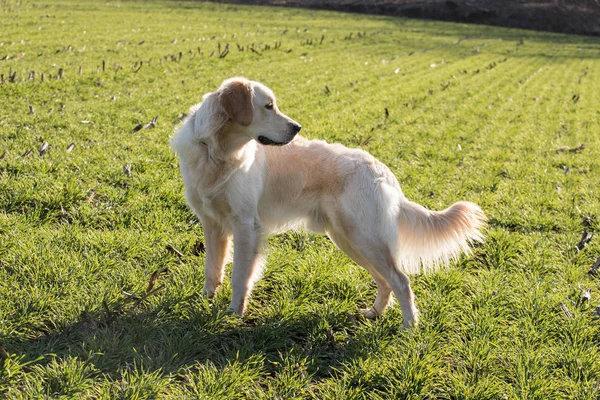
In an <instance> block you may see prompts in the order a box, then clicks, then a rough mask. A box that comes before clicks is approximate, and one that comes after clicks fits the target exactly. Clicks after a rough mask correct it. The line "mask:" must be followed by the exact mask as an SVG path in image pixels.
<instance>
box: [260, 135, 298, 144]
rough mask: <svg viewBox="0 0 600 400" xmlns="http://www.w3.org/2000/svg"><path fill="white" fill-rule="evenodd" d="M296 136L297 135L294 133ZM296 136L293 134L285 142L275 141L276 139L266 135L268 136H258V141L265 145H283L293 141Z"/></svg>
mask: <svg viewBox="0 0 600 400" xmlns="http://www.w3.org/2000/svg"><path fill="white" fill-rule="evenodd" d="M294 136H296V135H294ZM294 136H292V137H291V138H290V140H287V141H285V142H276V141H274V140H271V139H269V138H268V137H266V136H259V137H258V142H259V143H260V144H262V145H265V146H283V145H286V144H288V143H289V142H291V141H292V140H293V139H294Z"/></svg>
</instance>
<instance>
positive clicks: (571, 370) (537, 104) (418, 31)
mask: <svg viewBox="0 0 600 400" xmlns="http://www.w3.org/2000/svg"><path fill="white" fill-rule="evenodd" d="M0 21H2V22H1V23H0V30H1V33H0V82H1V83H0V158H1V159H0V397H2V398H7V399H30V398H100V399H108V398H111V399H112V398H127V399H154V398H161V399H162V398H166V399H169V398H171V399H181V398H190V399H191V398H210V399H237V398H239V399H242V398H253V399H254V398H256V399H258V398H264V399H304V398H314V399H363V398H368V399H389V398H398V399H405V398H406V399H433V398H436V399H555V398H569V399H597V398H599V397H600V319H599V318H598V312H599V311H600V310H596V308H597V306H598V305H599V304H600V289H599V283H600V278H599V277H598V276H595V275H593V274H588V271H589V270H590V268H591V266H592V265H593V264H594V262H595V261H596V259H597V258H598V256H600V240H598V238H597V237H592V235H593V234H594V233H595V232H596V231H597V230H598V228H599V227H600V221H599V220H598V218H599V215H600V186H599V183H600V157H599V153H598V148H599V146H600V90H598V89H599V88H600V39H599V38H593V37H583V36H572V35H571V36H570V35H560V34H550V33H541V32H532V31H526V30H515V29H506V28H496V27H488V26H478V25H466V24H453V23H441V22H433V21H419V20H409V19H400V18H388V17H376V16H362V15H359V14H343V13H334V12H323V11H311V10H299V9H292V8H269V7H250V6H239V5H235V6H232V5H223V4H212V3H198V2H161V1H149V2H129V1H121V2H117V1H106V2H92V1H74V0H65V1H44V2H41V1H30V0H26V1H18V2H17V1H13V0H2V1H1V3H0ZM238 75H241V76H246V77H248V78H251V79H253V80H258V81H261V82H263V83H265V84H267V85H268V86H269V87H271V88H272V89H273V90H274V92H275V93H276V94H277V96H278V98H279V105H280V108H281V109H282V111H283V112H284V113H286V114H287V115H289V116H290V117H291V118H294V119H295V120H297V121H298V122H300V123H301V124H302V125H303V131H302V133H303V135H304V136H306V137H309V138H321V139H325V140H327V141H329V142H340V143H343V144H345V145H347V146H350V147H360V148H363V149H365V150H368V151H369V152H371V153H372V154H373V155H374V156H376V157H377V158H379V159H380V160H381V161H383V162H384V163H386V164H387V165H388V166H389V167H390V168H391V169H392V171H393V172H394V173H395V174H396V176H397V177H398V179H399V181H400V184H401V185H402V188H403V191H404V193H405V194H406V196H407V197H408V198H409V199H411V200H413V201H416V202H418V203H421V204H423V205H425V206H427V207H429V208H432V209H443V208H445V207H447V206H449V205H450V204H451V203H453V202H455V201H458V200H469V201H473V202H476V203H478V204H479V205H480V206H481V207H482V208H483V209H484V211H485V212H486V214H487V216H488V218H489V225H488V228H487V230H486V234H487V236H488V239H487V241H486V242H485V243H483V244H481V245H478V246H477V247H476V248H475V249H474V251H473V253H472V254H471V255H470V256H467V257H463V258H461V260H460V261H458V262H454V263H453V264H452V265H450V266H449V267H448V268H446V269H442V270H440V271H438V272H436V273H433V274H429V275H419V276H414V277H413V278H412V282H413V284H412V285H413V290H414V291H415V295H416V299H417V305H418V307H419V308H420V310H421V325H420V327H419V328H418V329H414V330H402V329H401V324H402V315H401V312H400V310H399V307H398V305H397V304H395V305H394V306H393V307H392V308H391V309H390V310H388V311H387V312H386V314H385V315H383V316H382V317H380V318H378V319H376V320H374V321H371V320H365V319H363V318H361V316H360V313H359V308H362V307H367V306H369V305H370V304H371V303H372V301H373V299H374V296H375V292H376V288H375V284H374V283H373V282H372V280H371V278H370V277H369V275H368V273H367V272H366V271H364V270H362V269H361V268H360V267H358V266H356V265H355V264H354V263H353V262H352V261H351V260H349V259H348V258H347V257H346V256H345V255H344V254H343V253H342V252H341V251H339V250H338V249H336V248H335V246H334V245H333V244H332V243H331V242H330V241H329V240H328V239H327V238H326V237H325V236H321V235H313V234H308V233H305V232H289V233H286V234H281V235H276V236H272V237H271V238H270V239H269V246H268V250H267V256H268V257H267V258H268V261H267V267H266V269H265V271H264V276H263V279H262V280H261V281H259V283H258V284H257V286H256V288H255V291H254V293H253V297H252V299H251V301H250V303H249V312H248V314H247V316H245V317H244V318H238V317H235V316H232V315H227V314H226V313H225V311H226V309H227V306H228V304H229V297H230V295H231V290H230V286H229V283H228V277H229V276H230V273H231V264H228V266H227V268H226V279H225V284H224V285H223V287H222V288H221V290H220V292H218V294H217V295H216V296H215V298H214V299H210V300H208V299H206V298H202V297H201V296H200V293H201V290H202V284H203V263H204V246H203V236H202V229H201V226H200V224H199V223H198V221H197V219H196V217H194V216H193V214H192V213H191V212H190V210H189V209H188V207H187V205H186V203H185V200H184V198H183V185H182V181H181V176H180V174H179V170H178V162H177V159H176V157H175V155H174V153H173V152H172V151H171V150H170V148H169V138H170V137H171V136H172V135H173V132H174V129H175V128H176V127H177V125H178V123H179V121H180V120H181V118H182V117H183V116H185V115H186V113H187V112H188V110H189V107H190V106H192V105H193V104H195V103H198V102H200V101H201V99H202V95H203V94H204V93H206V92H208V91H213V90H215V89H216V88H217V87H218V85H219V84H220V83H221V82H222V81H223V80H224V79H225V78H228V77H231V76H238ZM315 173H319V170H318V166H317V165H315ZM584 231H585V232H587V235H585V236H586V238H587V239H590V238H591V240H583V242H589V243H581V245H580V246H579V247H580V249H578V248H577V245H578V244H579V242H580V239H582V233H583V232H584ZM584 244H587V245H586V246H584Z"/></svg>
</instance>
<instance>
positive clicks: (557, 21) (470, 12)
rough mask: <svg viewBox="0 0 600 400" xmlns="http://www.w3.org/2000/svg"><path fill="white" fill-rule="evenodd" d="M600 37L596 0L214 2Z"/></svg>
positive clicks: (228, 0) (225, 0)
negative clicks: (422, 19) (397, 17)
mask: <svg viewBox="0 0 600 400" xmlns="http://www.w3.org/2000/svg"><path fill="white" fill-rule="evenodd" d="M217 2H222V3H238V4H261V5H277V6H288V7H307V8H317V9H327V10H336V11H348V12H358V13H367V14H381V15H393V16H404V17H410V18H424V19H435V20H441V21H455V22H468V23H477V24H488V25H498V26H507V27H512V28H525V29H535V30H541V31H552V32H562V33H575V34H583V35H593V36H600V0H491V1H489V0H485V1H482V0H480V1H467V0H370V1H366V0H217Z"/></svg>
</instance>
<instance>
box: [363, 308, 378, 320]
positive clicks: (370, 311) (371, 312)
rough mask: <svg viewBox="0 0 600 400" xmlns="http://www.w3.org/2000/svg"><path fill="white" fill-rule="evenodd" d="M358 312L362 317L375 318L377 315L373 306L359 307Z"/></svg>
mask: <svg viewBox="0 0 600 400" xmlns="http://www.w3.org/2000/svg"><path fill="white" fill-rule="evenodd" d="M360 313H361V314H362V315H363V317H365V318H368V319H375V318H377V317H378V316H379V314H378V313H377V311H375V309H374V308H361V310H360Z"/></svg>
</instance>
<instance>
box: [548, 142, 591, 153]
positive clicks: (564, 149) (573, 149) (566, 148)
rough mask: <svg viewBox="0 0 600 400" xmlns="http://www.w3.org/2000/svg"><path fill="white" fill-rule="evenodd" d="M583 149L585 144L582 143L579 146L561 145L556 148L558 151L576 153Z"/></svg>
mask: <svg viewBox="0 0 600 400" xmlns="http://www.w3.org/2000/svg"><path fill="white" fill-rule="evenodd" d="M583 149H585V145H584V144H583V143H582V144H580V145H579V146H577V147H569V146H561V147H557V148H556V149H554V150H555V151H556V152H557V153H562V152H569V153H576V152H578V151H582V150H583Z"/></svg>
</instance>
